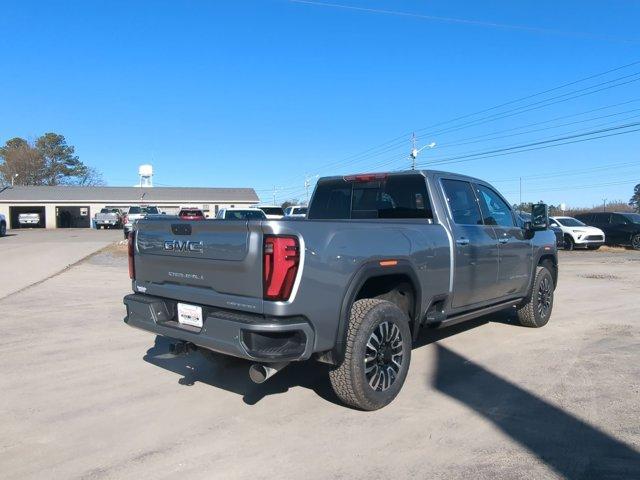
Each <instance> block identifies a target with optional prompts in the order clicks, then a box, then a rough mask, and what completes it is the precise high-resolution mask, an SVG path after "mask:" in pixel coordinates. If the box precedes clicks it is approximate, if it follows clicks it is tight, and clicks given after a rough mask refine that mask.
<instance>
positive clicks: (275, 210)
mask: <svg viewBox="0 0 640 480" xmlns="http://www.w3.org/2000/svg"><path fill="white" fill-rule="evenodd" d="M258 208H259V209H260V210H262V211H263V212H264V213H266V214H267V215H284V210H282V208H280V207H258Z"/></svg>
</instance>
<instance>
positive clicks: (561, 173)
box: [491, 161, 640, 183]
mask: <svg viewBox="0 0 640 480" xmlns="http://www.w3.org/2000/svg"><path fill="white" fill-rule="evenodd" d="M629 166H633V167H635V166H640V162H638V161H635V162H622V163H609V164H605V165H599V166H597V167H589V168H580V169H571V170H563V171H559V172H558V171H556V172H554V173H543V174H537V175H524V176H522V177H512V178H506V179H501V180H491V182H492V183H502V182H515V181H516V180H518V179H520V178H522V179H525V180H535V179H540V178H552V177H562V176H565V175H580V174H581V173H583V172H593V171H597V170H609V169H611V168H619V167H629Z"/></svg>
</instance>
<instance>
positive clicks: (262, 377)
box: [249, 363, 269, 384]
mask: <svg viewBox="0 0 640 480" xmlns="http://www.w3.org/2000/svg"><path fill="white" fill-rule="evenodd" d="M249 378H250V379H251V381H252V382H253V383H258V384H260V383H264V382H265V381H266V380H267V378H269V376H268V373H267V369H266V368H265V366H264V365H260V364H259V363H254V364H253V365H251V366H250V367H249Z"/></svg>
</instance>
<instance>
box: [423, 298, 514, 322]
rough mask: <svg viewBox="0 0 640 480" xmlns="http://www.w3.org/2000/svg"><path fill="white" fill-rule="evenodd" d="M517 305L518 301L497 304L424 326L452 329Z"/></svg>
mask: <svg viewBox="0 0 640 480" xmlns="http://www.w3.org/2000/svg"><path fill="white" fill-rule="evenodd" d="M516 303H518V302H517V300H509V301H508V302H502V303H497V304H495V305H491V306H490V307H484V308H480V309H478V310H473V311H471V312H466V313H461V314H460V315H456V316H453V317H448V318H445V319H444V320H442V321H436V322H427V323H425V324H424V326H425V327H429V328H445V327H450V326H452V325H456V324H458V323H462V322H466V321H468V320H473V319H474V318H478V317H482V316H483V315H488V314H490V313H494V312H498V311H500V310H504V309H506V308H509V307H513V306H514V305H515V304H516Z"/></svg>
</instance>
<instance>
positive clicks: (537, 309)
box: [518, 266, 555, 328]
mask: <svg viewBox="0 0 640 480" xmlns="http://www.w3.org/2000/svg"><path fill="white" fill-rule="evenodd" d="M554 290H555V285H554V283H553V276H552V275H551V272H550V271H549V270H548V269H547V268H546V267H542V266H539V267H537V268H536V277H535V278H534V280H533V288H532V289H531V295H530V296H529V297H528V298H527V299H526V300H524V301H523V302H522V303H521V304H520V306H519V307H518V320H519V321H520V324H521V325H522V326H524V327H533V328H540V327H544V326H545V325H546V324H547V323H548V322H549V318H551V311H552V310H553V292H554Z"/></svg>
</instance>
